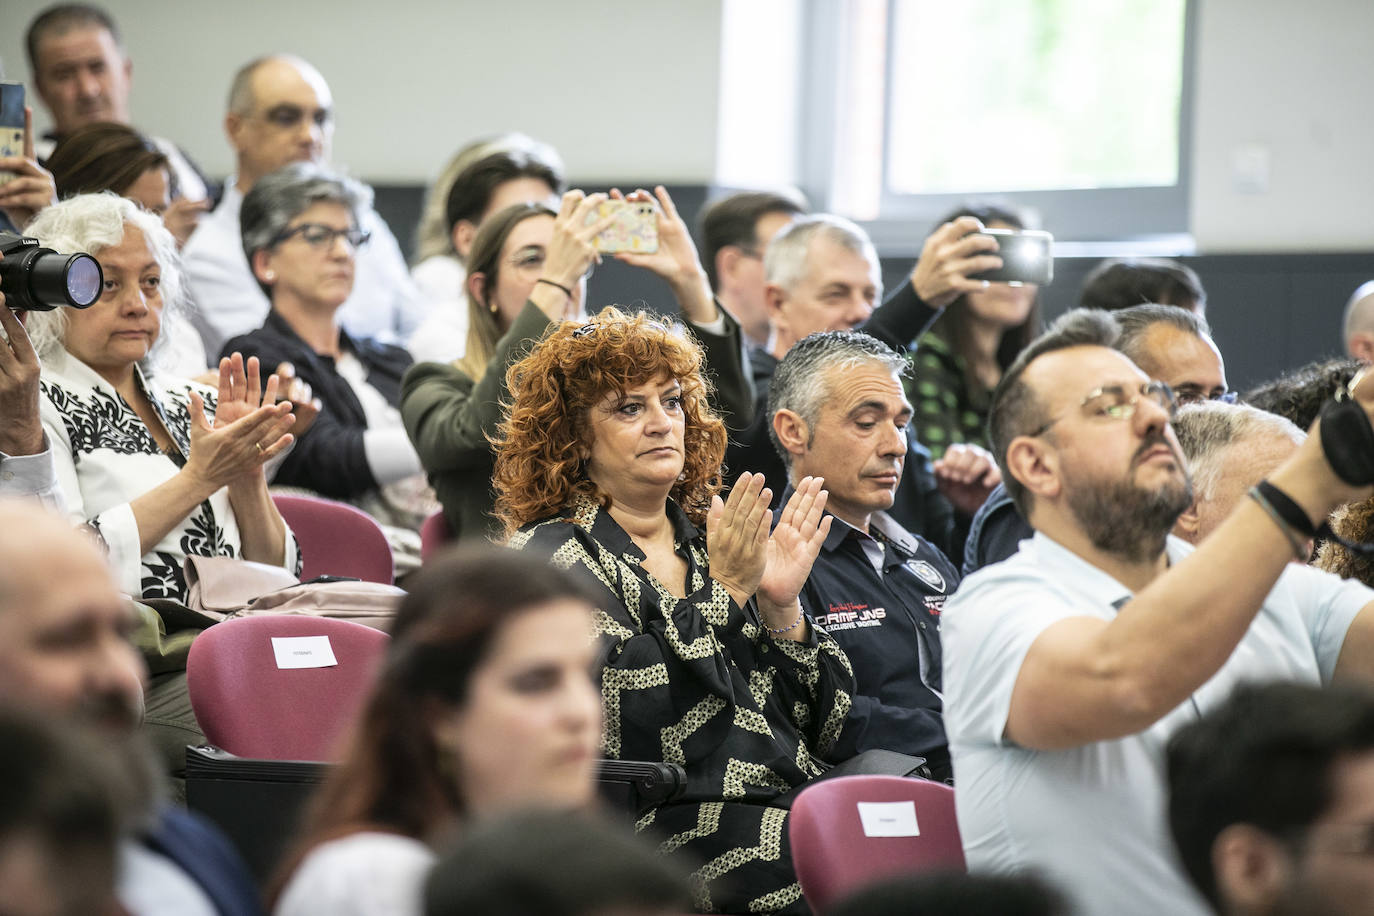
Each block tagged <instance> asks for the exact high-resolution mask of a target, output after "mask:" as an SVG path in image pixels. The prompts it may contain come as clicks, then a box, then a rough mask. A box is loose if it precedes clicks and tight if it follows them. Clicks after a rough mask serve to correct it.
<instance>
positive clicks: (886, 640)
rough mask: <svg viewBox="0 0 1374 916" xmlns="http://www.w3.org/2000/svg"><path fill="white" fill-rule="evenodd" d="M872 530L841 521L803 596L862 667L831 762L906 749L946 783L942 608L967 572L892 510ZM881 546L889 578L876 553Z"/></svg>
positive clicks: (808, 607) (876, 516)
mask: <svg viewBox="0 0 1374 916" xmlns="http://www.w3.org/2000/svg"><path fill="white" fill-rule="evenodd" d="M788 495H790V494H788ZM869 531H870V532H871V534H872V536H871V537H870V535H867V534H863V533H862V532H860V531H858V530H856V529H855V528H852V527H850V526H849V525H847V524H845V523H844V522H842V521H840V519H838V518H836V519H835V520H834V521H833V522H832V523H831V528H830V534H829V535H828V536H827V537H826V540H825V544H824V545H823V546H822V548H821V552H820V555H819V556H817V557H816V562H815V564H814V565H813V566H812V568H811V575H810V577H809V578H808V579H807V582H806V586H805V588H803V589H802V593H801V604H802V608H803V609H804V610H805V611H806V613H807V614H808V615H809V616H810V617H811V619H812V621H813V622H814V623H816V624H817V625H819V626H820V627H822V628H823V629H824V630H825V631H826V632H827V633H829V634H830V636H831V637H833V638H834V640H835V641H836V642H837V643H839V644H840V647H841V648H843V649H844V651H845V654H847V655H848V656H849V660H850V663H851V664H852V665H853V666H854V679H855V682H856V688H857V689H856V690H855V692H854V695H853V705H852V706H851V707H850V711H849V715H848V717H847V718H846V720H845V725H844V729H843V731H842V732H841V733H840V738H839V741H838V742H837V744H836V747H835V749H834V751H832V753H831V754H830V755H829V756H830V759H831V760H833V761H840V760H844V759H847V758H849V757H852V756H854V755H855V754H858V753H859V752H860V751H865V750H869V749H872V748H883V749H886V750H892V751H899V752H901V753H903V754H911V755H914V756H918V757H925V758H926V760H927V762H928V763H929V764H930V768H931V771H932V772H933V773H934V775H935V777H936V778H937V779H946V778H948V777H949V775H950V765H949V751H948V748H947V746H946V745H947V742H946V739H945V727H944V719H943V714H942V704H941V700H940V694H939V690H940V665H941V650H940V610H941V608H942V607H943V605H944V603H945V599H946V597H948V596H949V595H952V594H953V593H954V590H955V589H956V588H958V586H959V573H958V571H957V570H956V569H955V567H954V565H953V564H952V563H950V561H949V560H948V559H947V558H946V557H945V555H944V554H943V553H941V552H940V551H939V550H938V549H937V548H936V547H935V546H934V545H932V544H931V543H930V542H929V541H927V540H926V539H924V538H921V537H918V536H916V535H914V534H911V533H910V532H909V531H907V530H906V529H904V528H902V527H901V526H900V525H898V524H897V523H896V522H895V521H893V520H892V519H891V518H890V517H889V516H887V515H886V514H884V513H875V514H874V515H873V518H872V520H871V521H870V523H869ZM866 547H867V549H865V548H866ZM879 550H881V573H880V572H879V569H878V565H877V564H875V562H874V560H873V557H871V556H870V553H872V554H873V556H877V553H878V551H879Z"/></svg>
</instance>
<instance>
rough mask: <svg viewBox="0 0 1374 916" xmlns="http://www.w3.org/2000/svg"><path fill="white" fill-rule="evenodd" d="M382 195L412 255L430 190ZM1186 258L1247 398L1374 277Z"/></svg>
mask: <svg viewBox="0 0 1374 916" xmlns="http://www.w3.org/2000/svg"><path fill="white" fill-rule="evenodd" d="M710 190H711V189H709V188H706V187H704V186H702V185H689V186H673V187H670V188H669V191H670V192H671V193H672V195H673V200H674V201H675V202H676V204H677V206H678V209H679V211H680V212H681V213H682V215H683V217H684V218H685V219H686V220H687V224H688V226H690V227H692V229H693V230H694V231H695V228H696V216H697V213H698V212H699V211H700V209H701V207H702V205H703V204H704V202H705V201H706V197H707V194H708V193H709V192H710ZM376 191H377V210H378V212H379V213H381V214H382V216H383V217H384V218H385V219H386V220H387V222H388V223H389V224H390V225H391V228H392V231H394V232H395V233H396V237H397V239H398V240H399V241H400V242H401V247H402V250H405V251H410V250H411V246H412V239H413V234H414V228H415V225H416V222H417V220H418V218H419V212H420V200H421V195H422V193H423V189H421V188H417V187H413V186H403V187H402V186H378V187H377V188H376ZM914 248H915V246H914V245H913V249H914ZM1183 260H1184V262H1185V263H1187V264H1188V265H1189V266H1191V267H1192V268H1193V269H1194V270H1196V271H1197V272H1198V274H1199V276H1201V277H1202V282H1203V285H1204V286H1205V287H1206V288H1207V298H1208V307H1207V320H1208V321H1209V322H1211V324H1212V329H1213V331H1214V333H1215V336H1216V340H1217V345H1218V346H1219V347H1220V348H1221V351H1222V354H1223V355H1224V356H1225V358H1226V370H1227V376H1228V381H1229V382H1230V383H1231V387H1233V388H1237V389H1242V390H1243V389H1245V388H1248V387H1249V386H1251V385H1254V384H1256V383H1258V382H1262V381H1265V380H1267V379H1270V378H1273V377H1274V376H1276V375H1278V374H1279V373H1281V372H1283V371H1284V370H1286V369H1290V368H1293V367H1296V366H1298V365H1301V364H1302V363H1305V362H1308V361H1309V360H1313V359H1317V358H1319V357H1322V356H1326V355H1330V354H1333V353H1336V352H1338V351H1340V349H1341V330H1340V325H1341V313H1342V310H1343V309H1344V307H1345V301H1346V298H1347V297H1348V296H1349V295H1350V293H1351V292H1352V291H1353V290H1354V289H1355V288H1356V287H1357V286H1359V285H1360V284H1361V283H1363V282H1364V281H1366V280H1370V279H1374V252H1353V253H1340V254H1263V255H1202V256H1198V257H1191V258H1184V259H1183ZM1097 263H1098V259H1096V258H1060V259H1059V260H1057V261H1056V262H1055V282H1054V284H1053V285H1051V286H1049V287H1047V288H1046V289H1045V290H1043V291H1042V293H1041V309H1042V313H1043V315H1044V317H1045V318H1046V320H1049V319H1052V318H1054V317H1055V316H1057V315H1059V314H1061V313H1063V312H1064V311H1065V310H1067V309H1069V308H1072V307H1073V305H1075V304H1076V303H1077V300H1078V291H1079V289H1080V288H1081V287H1082V284H1083V278H1084V277H1085V276H1087V274H1088V272H1089V271H1090V270H1092V268H1093V267H1094V266H1096V265H1097ZM911 265H912V259H911V258H884V259H883V265H882V266H883V279H884V283H885V285H886V288H887V289H889V290H891V289H894V288H895V287H896V286H897V285H898V284H899V283H901V282H902V281H903V280H904V279H905V277H906V275H907V273H908V272H909V271H910V270H911ZM588 302H589V305H591V306H592V307H600V306H602V305H609V304H611V303H617V304H622V305H629V306H631V307H636V308H637V307H647V308H650V309H653V310H655V311H672V310H674V309H675V305H674V303H673V300H672V296H671V294H670V293H669V291H668V287H667V285H666V284H665V283H663V282H662V281H660V280H659V279H658V278H657V277H655V276H653V275H652V274H649V273H647V272H646V271H643V270H636V269H634V268H630V267H627V266H625V265H624V264H619V263H616V262H614V261H610V260H608V261H607V262H606V263H604V264H603V265H601V266H600V267H598V268H597V270H596V273H595V275H593V277H592V279H591V281H590V283H589V284H588Z"/></svg>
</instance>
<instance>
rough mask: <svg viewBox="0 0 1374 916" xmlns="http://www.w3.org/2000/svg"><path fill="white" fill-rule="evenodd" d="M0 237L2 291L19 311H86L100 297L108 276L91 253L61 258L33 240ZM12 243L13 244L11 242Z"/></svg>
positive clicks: (11, 236) (0, 289)
mask: <svg viewBox="0 0 1374 916" xmlns="http://www.w3.org/2000/svg"><path fill="white" fill-rule="evenodd" d="M9 239H10V240H6V239H5V238H3V237H0V243H4V244H3V248H4V252H5V257H4V259H3V260H0V292H3V293H4V294H5V304H6V305H8V306H9V307H10V308H12V309H15V310H16V311H24V310H28V311H35V312H45V311H48V310H50V309H55V308H58V307H60V306H64V305H68V306H72V307H74V308H79V309H84V308H88V307H89V306H91V305H93V304H94V303H95V301H96V300H97V299H99V298H100V290H101V287H102V286H103V285H104V282H105V277H104V275H103V274H102V273H101V270H100V262H98V261H97V260H96V259H95V258H93V257H91V256H90V255H88V254H83V253H78V254H71V255H62V254H58V253H57V252H55V251H53V250H52V249H51V248H42V247H39V246H38V245H36V244H34V240H33V239H21V238H19V237H18V236H13V235H10V236H9ZM11 240H12V241H11Z"/></svg>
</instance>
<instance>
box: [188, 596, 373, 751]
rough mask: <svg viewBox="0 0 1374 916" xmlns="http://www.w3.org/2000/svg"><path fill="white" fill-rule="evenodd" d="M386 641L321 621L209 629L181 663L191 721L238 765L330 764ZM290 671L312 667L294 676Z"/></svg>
mask: <svg viewBox="0 0 1374 916" xmlns="http://www.w3.org/2000/svg"><path fill="white" fill-rule="evenodd" d="M388 638H389V637H388V636H387V635H386V634H385V633H383V632H381V631H380V630H376V629H373V628H372V627H367V626H363V625H362V624H358V623H352V622H351V621H347V620H336V619H333V618H328V617H305V616H297V615H286V614H284V615H264V616H256V617H243V618H235V619H231V620H226V621H224V622H223V623H218V624H215V625H214V626H212V627H210V628H209V629H208V630H206V631H205V632H204V633H201V634H200V635H199V636H197V637H196V639H195V642H193V643H192V644H191V652H190V655H189V657H188V658H187V660H186V687H187V691H188V692H189V694H190V699H191V708H192V710H193V711H194V712H195V714H196V721H197V722H198V723H200V727H201V731H203V732H204V733H205V738H206V740H207V741H209V742H210V743H211V744H213V745H215V746H217V747H220V748H223V749H224V750H226V751H228V752H229V753H231V754H236V755H238V756H240V757H257V758H264V759H269V760H322V761H323V760H334V759H336V755H337V754H338V752H339V750H340V749H339V747H338V743H339V739H340V738H341V737H342V735H343V734H344V732H345V731H346V730H347V728H348V727H349V726H350V725H351V724H352V722H353V720H354V718H355V717H356V716H357V715H358V712H359V711H360V710H361V708H362V705H363V702H364V701H365V700H366V698H367V694H368V691H369V689H370V688H371V686H372V679H373V675H374V673H375V672H376V669H377V667H378V665H379V664H380V663H381V659H382V655H383V653H384V652H385V650H386V645H387V640H388ZM331 660H332V661H333V664H329V663H328V662H330V661H331ZM298 664H301V665H310V666H312V667H292V666H293V665H298ZM316 666H317V667H316Z"/></svg>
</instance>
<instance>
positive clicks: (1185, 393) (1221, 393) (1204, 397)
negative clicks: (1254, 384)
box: [1174, 382, 1239, 404]
mask: <svg viewBox="0 0 1374 916" xmlns="http://www.w3.org/2000/svg"><path fill="white" fill-rule="evenodd" d="M1174 397H1175V398H1176V399H1177V400H1178V403H1179V404H1199V403H1201V402H1203V401H1220V402H1221V403H1223V404H1234V403H1236V399H1237V398H1238V397H1239V393H1238V392H1235V391H1231V390H1229V389H1226V388H1213V389H1212V390H1211V391H1208V390H1207V389H1205V388H1203V387H1201V386H1200V385H1194V384H1192V383H1190V382H1185V383H1184V384H1182V385H1179V386H1178V387H1177V388H1175V389H1174Z"/></svg>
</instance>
